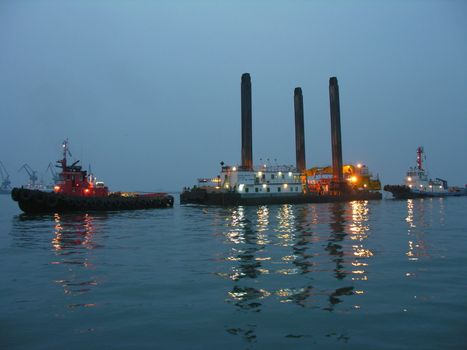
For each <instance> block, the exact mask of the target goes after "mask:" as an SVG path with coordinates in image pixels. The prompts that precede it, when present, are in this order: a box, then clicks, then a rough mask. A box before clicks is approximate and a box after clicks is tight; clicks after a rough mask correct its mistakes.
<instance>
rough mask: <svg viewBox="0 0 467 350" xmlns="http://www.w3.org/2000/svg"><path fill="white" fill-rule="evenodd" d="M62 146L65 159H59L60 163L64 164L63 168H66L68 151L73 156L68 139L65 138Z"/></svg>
mask: <svg viewBox="0 0 467 350" xmlns="http://www.w3.org/2000/svg"><path fill="white" fill-rule="evenodd" d="M62 148H63V159H62V160H61V161H58V162H59V163H61V164H62V170H63V171H65V170H66V155H67V153H68V154H69V155H70V157H72V155H71V152H70V150H69V149H68V139H66V140H64V141H63V142H62Z"/></svg>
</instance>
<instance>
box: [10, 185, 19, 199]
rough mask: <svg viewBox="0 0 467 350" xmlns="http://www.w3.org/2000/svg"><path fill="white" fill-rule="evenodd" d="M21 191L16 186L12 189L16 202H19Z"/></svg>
mask: <svg viewBox="0 0 467 350" xmlns="http://www.w3.org/2000/svg"><path fill="white" fill-rule="evenodd" d="M19 191H20V189H19V188H16V187H15V188H13V190H11V199H13V200H14V201H15V202H17V201H18V199H19Z"/></svg>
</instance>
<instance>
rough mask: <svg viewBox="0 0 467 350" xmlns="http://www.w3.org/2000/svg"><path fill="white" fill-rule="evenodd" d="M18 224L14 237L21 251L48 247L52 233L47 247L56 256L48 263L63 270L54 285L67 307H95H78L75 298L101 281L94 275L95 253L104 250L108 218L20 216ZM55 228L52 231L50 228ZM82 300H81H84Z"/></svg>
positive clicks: (91, 216) (91, 215) (81, 305)
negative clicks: (66, 301) (103, 234)
mask: <svg viewBox="0 0 467 350" xmlns="http://www.w3.org/2000/svg"><path fill="white" fill-rule="evenodd" d="M17 218H18V220H17V221H15V224H14V230H13V235H14V236H15V240H16V244H17V245H18V246H19V247H22V248H25V247H34V246H41V247H43V246H47V245H45V244H44V243H45V242H44V240H45V239H47V238H46V237H48V236H47V235H45V232H40V231H49V232H52V236H51V239H50V243H49V244H48V246H49V247H50V248H51V249H52V251H53V252H54V255H53V259H52V260H51V261H50V262H49V263H50V264H51V265H55V266H56V268H57V269H60V272H59V275H62V277H61V278H59V279H54V280H53V282H54V283H56V284H58V285H60V286H61V287H62V288H63V292H64V294H65V295H68V296H69V297H70V298H72V299H69V300H70V302H69V303H68V307H70V308H74V307H93V306H96V304H95V303H93V302H85V303H75V300H76V299H73V297H74V296H83V295H85V294H86V293H88V292H90V291H91V290H92V289H93V288H95V287H97V286H98V285H99V281H98V278H96V277H95V276H94V275H93V270H94V268H95V266H94V262H93V254H92V251H93V250H95V249H99V248H103V247H104V246H103V245H102V244H100V243H98V242H97V240H96V236H97V237H98V240H100V239H102V237H100V234H101V231H102V230H103V228H104V226H105V224H106V220H107V216H106V214H87V213H86V214H79V213H78V214H63V215H62V214H54V215H53V216H50V215H44V216H28V215H25V214H22V215H19V216H18V217H17ZM51 224H52V227H49V225H51ZM81 299H82V298H81Z"/></svg>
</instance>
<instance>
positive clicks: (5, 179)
mask: <svg viewBox="0 0 467 350" xmlns="http://www.w3.org/2000/svg"><path fill="white" fill-rule="evenodd" d="M0 176H1V177H2V183H1V185H0V190H2V191H9V190H11V186H10V184H11V181H10V174H8V171H7V170H6V168H5V165H3V163H2V161H0Z"/></svg>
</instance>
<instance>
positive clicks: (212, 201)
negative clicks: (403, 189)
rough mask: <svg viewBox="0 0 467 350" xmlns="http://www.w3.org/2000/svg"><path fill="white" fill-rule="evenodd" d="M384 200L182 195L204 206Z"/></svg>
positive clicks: (372, 195)
mask: <svg viewBox="0 0 467 350" xmlns="http://www.w3.org/2000/svg"><path fill="white" fill-rule="evenodd" d="M379 199H382V195H381V193H378V192H359V193H346V194H341V195H316V194H303V195H301V196H297V195H293V196H287V195H281V196H277V195H271V196H261V197H242V196H241V195H240V194H239V193H235V192H218V193H215V192H214V193H212V192H207V191H205V190H202V189H198V190H191V191H185V192H182V194H180V203H181V204H203V205H221V206H230V205H267V204H306V203H333V202H351V201H360V200H379Z"/></svg>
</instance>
